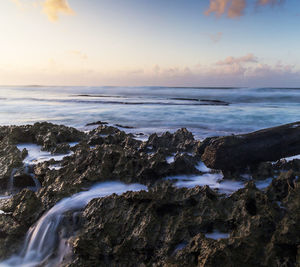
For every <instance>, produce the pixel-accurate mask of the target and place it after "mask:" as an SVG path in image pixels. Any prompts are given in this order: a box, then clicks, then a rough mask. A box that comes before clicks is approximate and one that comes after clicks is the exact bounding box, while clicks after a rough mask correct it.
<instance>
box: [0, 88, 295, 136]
mask: <svg viewBox="0 0 300 267" xmlns="http://www.w3.org/2000/svg"><path fill="white" fill-rule="evenodd" d="M299 111H300V89H287V88H281V89H279V88H277V89H276V88H174V87H45V86H26V87H25V86H24V87H3V86H2V87H0V125H11V124H16V125H21V124H32V123H34V122H37V121H49V122H53V123H59V124H65V125H68V126H74V127H77V128H80V129H84V128H85V125H86V124H87V123H89V122H94V121H99V120H102V121H106V122H108V123H110V124H111V125H114V124H117V123H118V124H122V125H126V126H133V127H135V128H134V129H124V130H126V131H128V132H133V133H140V132H143V133H146V134H150V133H153V132H160V133H161V132H163V131H167V130H169V131H171V132H172V131H175V130H176V129H178V128H181V127H186V128H188V130H190V131H192V132H193V133H194V135H195V136H196V138H200V139H202V138H205V137H207V136H214V135H230V134H233V133H246V132H249V131H254V130H258V129H261V128H266V127H271V126H276V125H279V124H283V123H290V122H294V121H297V120H299Z"/></svg>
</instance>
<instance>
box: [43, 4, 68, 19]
mask: <svg viewBox="0 0 300 267" xmlns="http://www.w3.org/2000/svg"><path fill="white" fill-rule="evenodd" d="M43 12H44V13H45V14H46V15H47V16H48V18H49V20H51V21H57V20H58V18H59V17H58V15H59V13H63V14H66V15H73V14H74V11H73V9H72V8H71V7H70V6H69V4H68V1H67V0H46V1H45V2H44V3H43Z"/></svg>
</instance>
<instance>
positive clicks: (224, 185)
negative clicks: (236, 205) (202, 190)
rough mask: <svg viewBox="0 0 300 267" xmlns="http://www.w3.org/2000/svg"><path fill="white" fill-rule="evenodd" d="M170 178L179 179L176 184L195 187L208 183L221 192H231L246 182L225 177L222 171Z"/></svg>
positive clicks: (170, 178)
mask: <svg viewBox="0 0 300 267" xmlns="http://www.w3.org/2000/svg"><path fill="white" fill-rule="evenodd" d="M166 179H168V180H177V181H176V183H175V186H177V187H187V188H193V187H195V186H197V185H199V186H205V185H208V186H209V187H210V188H212V189H218V190H219V191H220V192H221V193H225V194H231V193H233V192H235V191H237V190H238V189H240V188H243V187H244V183H243V182H240V181H232V180H227V179H223V175H222V174H220V173H205V174H203V175H183V176H181V175H178V176H173V177H167V178H166Z"/></svg>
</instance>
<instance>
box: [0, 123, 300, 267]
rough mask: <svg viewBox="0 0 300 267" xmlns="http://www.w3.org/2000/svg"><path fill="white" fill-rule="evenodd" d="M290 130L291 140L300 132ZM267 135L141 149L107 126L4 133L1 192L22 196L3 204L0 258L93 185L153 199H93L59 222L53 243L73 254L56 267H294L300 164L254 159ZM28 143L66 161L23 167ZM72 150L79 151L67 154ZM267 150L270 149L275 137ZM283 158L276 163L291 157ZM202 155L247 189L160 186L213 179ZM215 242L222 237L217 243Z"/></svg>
mask: <svg viewBox="0 0 300 267" xmlns="http://www.w3.org/2000/svg"><path fill="white" fill-rule="evenodd" d="M280 129H281V130H280ZM282 129H283V130H282ZM284 129H286V126H285V127H283V128H279V130H278V129H277V128H275V130H274V129H273V130H272V129H271V130H270V131H271V132H273V133H274V131H275V132H276V131H279V132H280V133H281V132H282V131H284ZM290 129H295V131H297V129H298V125H297V124H292V125H290ZM292 131H294V130H292ZM264 135H266V136H269V133H268V131H267V130H263V131H261V132H256V133H252V134H249V135H245V136H247V138H250V137H251V138H250V139H248V141H249V140H250V141H249V142H248V141H247V142H244V141H236V140H237V139H243V138H240V137H238V136H233V137H227V138H223V137H222V138H209V139H206V140H204V142H200V141H197V140H195V139H194V137H193V135H192V134H191V133H190V132H189V131H187V130H186V129H180V130H178V131H176V132H175V133H173V134H171V133H168V132H167V133H164V134H162V135H157V134H153V135H151V136H150V138H149V140H147V141H145V142H142V141H139V140H136V139H134V136H133V135H131V134H126V133H125V132H123V131H120V130H119V129H117V128H114V127H111V126H107V125H103V124H102V125H100V126H99V127H97V128H96V129H94V130H92V131H90V132H89V133H83V132H80V131H78V130H76V129H73V128H69V127H65V126H59V125H53V124H49V123H38V124H34V125H32V126H10V127H0V148H1V149H0V187H1V188H2V189H3V190H4V189H6V188H7V186H8V185H9V183H11V186H13V187H16V188H18V190H21V192H19V193H18V194H16V195H14V196H13V197H12V198H11V199H2V200H1V199H0V259H3V258H6V257H8V256H9V255H11V254H13V253H14V252H17V251H18V249H20V244H21V241H22V240H24V237H25V233H26V231H27V230H28V229H29V227H30V226H32V225H33V224H34V223H36V222H37V220H38V219H39V218H40V217H41V216H42V215H43V214H44V213H45V212H47V211H48V210H49V209H50V208H51V207H53V206H54V205H55V204H56V203H57V202H58V201H59V200H61V199H62V198H65V197H70V196H71V195H73V194H75V193H77V192H80V191H83V190H86V189H87V188H89V187H90V186H92V185H94V184H95V183H98V182H103V181H113V180H118V181H122V182H124V183H141V184H144V185H147V186H148V187H149V190H148V191H140V192H127V193H125V194H123V195H120V196H119V195H111V196H108V197H105V198H98V199H94V200H92V201H91V202H90V203H89V204H88V205H87V206H86V207H85V208H84V210H76V213H75V214H73V213H71V212H66V213H65V214H63V216H62V221H61V225H59V227H58V231H59V233H58V236H60V237H63V238H64V239H68V242H69V244H70V246H71V251H69V253H68V258H66V259H65V261H64V262H62V263H61V264H60V266H297V264H298V265H299V262H300V240H299V236H300V229H299V225H300V223H299V222H300V217H299V214H300V207H299V203H300V199H299V196H300V191H299V190H300V180H299V177H300V163H299V162H300V160H297V159H295V160H293V161H289V162H287V161H285V160H280V161H278V162H276V163H271V162H265V161H264V156H257V155H254V154H253V153H254V152H253V153H252V152H251V149H252V146H254V145H255V144H257V143H256V142H258V141H257V140H260V139H257V138H258V137H257V136H260V137H261V138H262V137H263V136H264ZM249 136H250V137H249ZM294 137H295V136H294V135H293V138H294ZM247 138H246V139H247ZM278 138H279V139H280V138H283V139H284V140H283V142H284V144H287V143H289V142H290V141H288V137H285V138H286V139H285V138H284V137H282V136H281V135H280V136H279V137H278ZM293 138H292V139H291V140H294V141H295V140H296V139H293ZM295 138H296V137H295ZM274 139H276V138H275V137H274ZM251 140H252V141H251ZM280 140H281V141H282V139H280ZM297 140H298V139H297ZM24 142H30V143H35V144H39V145H41V146H42V147H43V149H45V150H48V151H51V152H52V153H68V156H66V157H64V159H63V160H61V161H55V160H50V161H46V162H42V163H39V164H37V165H34V166H29V167H28V166H27V167H26V166H24V165H23V162H22V161H23V159H24V158H25V156H26V154H27V151H26V150H24V151H19V150H18V149H17V147H16V146H15V145H16V144H18V143H24ZM69 142H78V144H76V145H75V146H72V147H70V145H69ZM295 142H296V141H295ZM265 143H266V144H265V145H268V144H269V145H270V149H275V147H276V142H275V140H273V139H272V138H270V140H267V141H266V142H265ZM237 144H239V145H237ZM294 144H295V147H297V144H296V143H294ZM240 145H241V146H240ZM249 147H250V148H251V149H250V148H249ZM258 148H259V149H260V148H262V146H258ZM249 149H250V150H249ZM70 150H71V151H72V152H73V154H72V153H69V151H70ZM280 150H281V152H278V154H280V153H281V154H280V155H283V154H284V155H286V154H285V153H290V151H291V150H289V149H288V150H289V152H282V150H283V148H282V147H281V148H280ZM228 151H229V152H230V153H229V152H228ZM246 151H248V152H249V151H250V152H251V153H252V154H251V153H250V152H249V153H250V154H247V153H246ZM214 153H215V154H214ZM268 153H269V152H265V154H264V155H267V154H268ZM276 153H277V152H276ZM202 154H203V156H202V158H203V159H207V161H209V162H212V163H211V164H212V165H209V166H217V167H218V168H220V169H221V170H223V174H225V175H226V174H227V176H228V177H230V178H233V177H232V174H233V173H235V172H236V173H237V175H236V176H235V177H234V178H235V179H237V180H238V181H239V182H243V183H244V182H246V181H248V182H247V184H246V186H245V187H244V188H242V189H240V190H238V191H236V192H235V193H232V194H231V195H224V194H220V193H219V191H218V190H217V189H215V190H212V189H210V188H209V187H208V186H203V187H199V186H196V187H194V188H190V189H188V188H176V187H174V184H173V183H172V182H170V181H166V180H165V179H164V178H165V177H167V176H170V175H172V176H173V175H174V176H175V175H188V174H193V175H201V174H202V172H201V171H200V170H202V171H203V172H210V173H209V175H213V173H214V172H218V171H217V170H203V168H199V167H197V164H198V163H199V159H200V156H201V155H202ZM246 154H247V155H246ZM224 155H226V156H228V158H225V159H222V157H223V156H224ZM221 156H222V157H221ZM210 157H211V158H210ZM249 157H250V158H251V159H249ZM170 159H171V160H170ZM210 160H211V161H210ZM247 160H249V162H247V163H246V161H247ZM214 164H217V165H214ZM218 164H220V165H218ZM53 166H56V167H58V168H53ZM221 167H222V168H221ZM198 169H199V170H198ZM245 170H246V171H247V173H246V174H247V175H244V176H242V175H241V171H243V172H245ZM243 174H245V173H243ZM11 177H12V178H13V179H10V178H11ZM33 177H34V178H36V179H37V180H38V181H39V183H40V184H41V188H40V189H39V190H38V191H37V192H32V191H30V190H28V189H23V188H24V187H28V186H33V185H34V180H33V179H32V178H33ZM186 177H188V176H186ZM266 178H271V179H272V182H271V184H270V185H269V186H268V187H267V188H266V189H261V190H260V189H258V188H257V187H256V185H255V183H256V182H258V181H260V182H262V181H264V180H265V179H266ZM22 189H23V190H22ZM4 191H5V190H4ZM218 233H223V235H221V237H223V238H222V239H213V238H212V237H214V236H216V235H217V234H218ZM54 254H55V252H54ZM42 266H43V265H42Z"/></svg>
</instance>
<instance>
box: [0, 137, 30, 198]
mask: <svg viewBox="0 0 300 267" xmlns="http://www.w3.org/2000/svg"><path fill="white" fill-rule="evenodd" d="M25 155H26V153H24V152H21V151H19V150H18V149H17V147H16V146H15V145H12V144H10V143H9V142H6V141H5V140H2V141H0V192H4V191H6V190H7V188H8V183H9V179H10V176H11V175H12V174H13V172H14V171H15V170H16V169H17V168H19V167H21V166H22V165H23V163H22V161H23V159H24V157H25Z"/></svg>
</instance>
